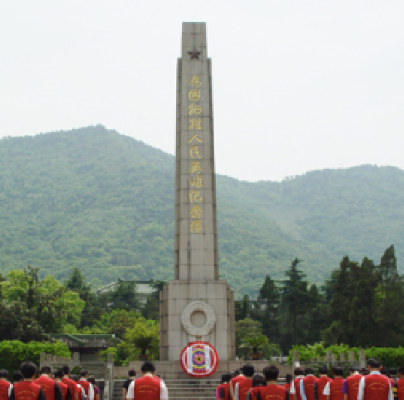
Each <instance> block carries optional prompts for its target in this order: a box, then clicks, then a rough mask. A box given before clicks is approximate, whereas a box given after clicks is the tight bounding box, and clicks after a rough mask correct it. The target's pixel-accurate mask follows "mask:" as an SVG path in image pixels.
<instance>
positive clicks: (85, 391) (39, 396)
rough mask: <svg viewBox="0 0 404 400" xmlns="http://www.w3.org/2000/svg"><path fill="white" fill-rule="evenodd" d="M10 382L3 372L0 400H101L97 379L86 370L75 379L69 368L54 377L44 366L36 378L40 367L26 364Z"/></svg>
mask: <svg viewBox="0 0 404 400" xmlns="http://www.w3.org/2000/svg"><path fill="white" fill-rule="evenodd" d="M9 378H10V376H9V373H8V371H6V370H0V400H100V396H99V389H98V387H97V386H96V385H95V378H94V377H89V376H88V372H87V371H84V370H83V371H81V372H80V376H77V375H72V374H70V368H69V367H68V366H64V367H63V368H61V369H60V370H57V371H55V372H53V373H52V370H51V368H50V367H48V366H43V367H42V368H41V370H40V372H39V374H38V376H37V366H36V365H35V364H34V363H33V362H30V361H27V362H24V363H22V364H21V367H20V370H19V371H15V372H14V374H13V375H12V378H11V382H10V381H9Z"/></svg>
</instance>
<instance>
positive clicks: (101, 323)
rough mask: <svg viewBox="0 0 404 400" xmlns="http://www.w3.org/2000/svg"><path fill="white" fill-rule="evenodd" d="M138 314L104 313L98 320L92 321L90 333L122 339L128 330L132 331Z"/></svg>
mask: <svg viewBox="0 0 404 400" xmlns="http://www.w3.org/2000/svg"><path fill="white" fill-rule="evenodd" d="M139 317H140V314H139V313H137V312H136V311H133V310H131V311H127V310H111V311H110V312H107V313H104V314H103V315H102V316H101V317H100V319H99V320H96V321H94V325H93V327H92V328H91V330H90V332H92V333H101V332H102V333H113V334H115V335H116V336H117V337H118V338H120V339H123V338H124V336H125V333H126V331H127V330H128V329H132V328H133V327H134V326H135V324H136V323H137V321H138V320H139Z"/></svg>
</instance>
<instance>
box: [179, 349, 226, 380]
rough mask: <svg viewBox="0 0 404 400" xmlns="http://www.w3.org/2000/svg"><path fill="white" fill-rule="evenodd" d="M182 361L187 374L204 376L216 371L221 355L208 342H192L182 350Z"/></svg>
mask: <svg viewBox="0 0 404 400" xmlns="http://www.w3.org/2000/svg"><path fill="white" fill-rule="evenodd" d="M180 363H181V367H182V369H183V370H184V372H185V373H186V374H188V375H190V376H194V377H196V378H203V377H205V376H209V375H212V374H213V373H214V372H215V371H216V368H217V365H218V363H219V357H218V355H217V351H216V349H215V348H214V347H213V346H212V345H211V344H209V343H208V342H190V343H188V345H187V346H185V347H184V349H183V350H182V352H181V356H180Z"/></svg>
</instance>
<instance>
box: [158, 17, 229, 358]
mask: <svg viewBox="0 0 404 400" xmlns="http://www.w3.org/2000/svg"><path fill="white" fill-rule="evenodd" d="M175 189H176V192H175V273H174V280H171V281H169V282H168V284H167V285H166V286H165V287H164V289H163V291H162V292H161V294H160V360H161V361H178V360H179V357H180V353H181V350H182V349H183V348H184V347H185V346H186V345H187V344H188V343H189V342H192V341H205V342H209V344H211V345H212V346H214V347H215V348H216V350H217V353H218V356H219V360H221V361H225V360H234V359H235V355H236V352H235V350H236V349H235V326H234V322H235V318H234V298H233V292H232V291H231V290H230V287H229V285H228V284H227V282H226V281H224V280H220V279H219V265H218V245H217V223H216V187H215V168H214V140H213V106H212V68H211V60H210V59H209V58H208V57H207V47H206V24H205V23H183V25H182V58H180V59H178V64H177V147H176V188H175Z"/></svg>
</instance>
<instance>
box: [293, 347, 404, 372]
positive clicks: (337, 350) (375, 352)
mask: <svg viewBox="0 0 404 400" xmlns="http://www.w3.org/2000/svg"><path fill="white" fill-rule="evenodd" d="M359 350H360V349H359V348H357V347H348V346H347V345H342V344H341V345H333V346H329V347H327V348H325V347H324V346H323V345H322V344H314V345H307V346H295V347H293V348H292V349H291V350H290V351H289V356H288V364H291V363H292V358H293V352H294V351H297V352H298V353H299V360H300V361H310V359H311V358H317V357H324V356H325V355H326V354H327V351H331V353H332V354H335V355H336V358H337V360H340V356H341V354H342V353H345V355H346V359H348V353H349V352H350V351H353V352H354V353H355V358H356V359H358V358H359ZM364 350H365V356H366V358H371V357H375V358H378V359H379V360H380V361H381V363H382V364H383V365H384V366H386V367H388V368H391V367H400V366H404V348H403V347H394V348H393V347H371V348H369V349H364Z"/></svg>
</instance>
